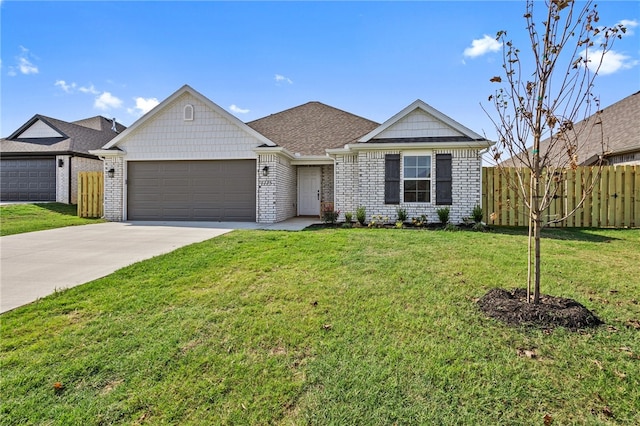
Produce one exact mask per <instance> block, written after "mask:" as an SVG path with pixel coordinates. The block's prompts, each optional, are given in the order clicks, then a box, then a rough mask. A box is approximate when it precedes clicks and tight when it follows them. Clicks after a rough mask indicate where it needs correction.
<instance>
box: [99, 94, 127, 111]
mask: <svg viewBox="0 0 640 426" xmlns="http://www.w3.org/2000/svg"><path fill="white" fill-rule="evenodd" d="M93 106H94V108H97V109H100V110H103V111H107V110H109V109H113V108H120V107H121V106H122V100H121V99H118V98H117V97H115V96H113V95H112V94H111V93H109V92H103V93H102V94H101V95H100V96H98V97H97V98H96V101H95V102H94V103H93Z"/></svg>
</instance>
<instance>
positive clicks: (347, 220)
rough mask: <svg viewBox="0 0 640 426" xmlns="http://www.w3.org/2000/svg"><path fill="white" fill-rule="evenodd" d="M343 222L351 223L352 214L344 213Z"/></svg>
mask: <svg viewBox="0 0 640 426" xmlns="http://www.w3.org/2000/svg"><path fill="white" fill-rule="evenodd" d="M344 221H345V223H351V222H353V213H351V212H346V213H345V214H344Z"/></svg>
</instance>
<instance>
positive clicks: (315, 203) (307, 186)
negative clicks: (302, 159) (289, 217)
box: [298, 167, 321, 216]
mask: <svg viewBox="0 0 640 426" xmlns="http://www.w3.org/2000/svg"><path fill="white" fill-rule="evenodd" d="M320 182H321V174H320V167H298V216H318V215H320Z"/></svg>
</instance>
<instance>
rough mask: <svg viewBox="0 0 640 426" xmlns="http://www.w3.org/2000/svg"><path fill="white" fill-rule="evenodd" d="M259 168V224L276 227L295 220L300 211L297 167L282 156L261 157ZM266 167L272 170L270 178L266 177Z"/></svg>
mask: <svg viewBox="0 0 640 426" xmlns="http://www.w3.org/2000/svg"><path fill="white" fill-rule="evenodd" d="M256 164H257V166H256V167H257V170H256V175H257V177H258V178H257V179H258V192H257V199H256V210H257V211H256V222H258V223H275V222H281V221H283V220H286V219H289V218H290V217H294V216H295V215H296V211H297V207H298V206H297V191H298V182H297V174H296V167H295V166H292V165H291V163H290V161H289V160H287V159H286V158H285V157H283V156H282V155H279V154H260V155H259V156H258V161H257V162H256ZM265 166H267V167H269V175H268V176H264V175H263V173H262V169H263V168H264V167H265Z"/></svg>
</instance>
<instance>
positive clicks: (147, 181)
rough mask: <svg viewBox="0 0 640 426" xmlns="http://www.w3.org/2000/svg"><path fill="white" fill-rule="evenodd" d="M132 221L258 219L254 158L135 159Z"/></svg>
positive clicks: (132, 164)
mask: <svg viewBox="0 0 640 426" xmlns="http://www.w3.org/2000/svg"><path fill="white" fill-rule="evenodd" d="M127 181H128V185H127V190H128V196H127V206H128V207H127V211H128V214H127V218H128V219H129V220H200V221H206V220H211V221H245V222H254V221H255V220H256V162H255V160H224V161H223V160H220V161H135V162H134V161H132V162H129V163H128V176H127Z"/></svg>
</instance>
